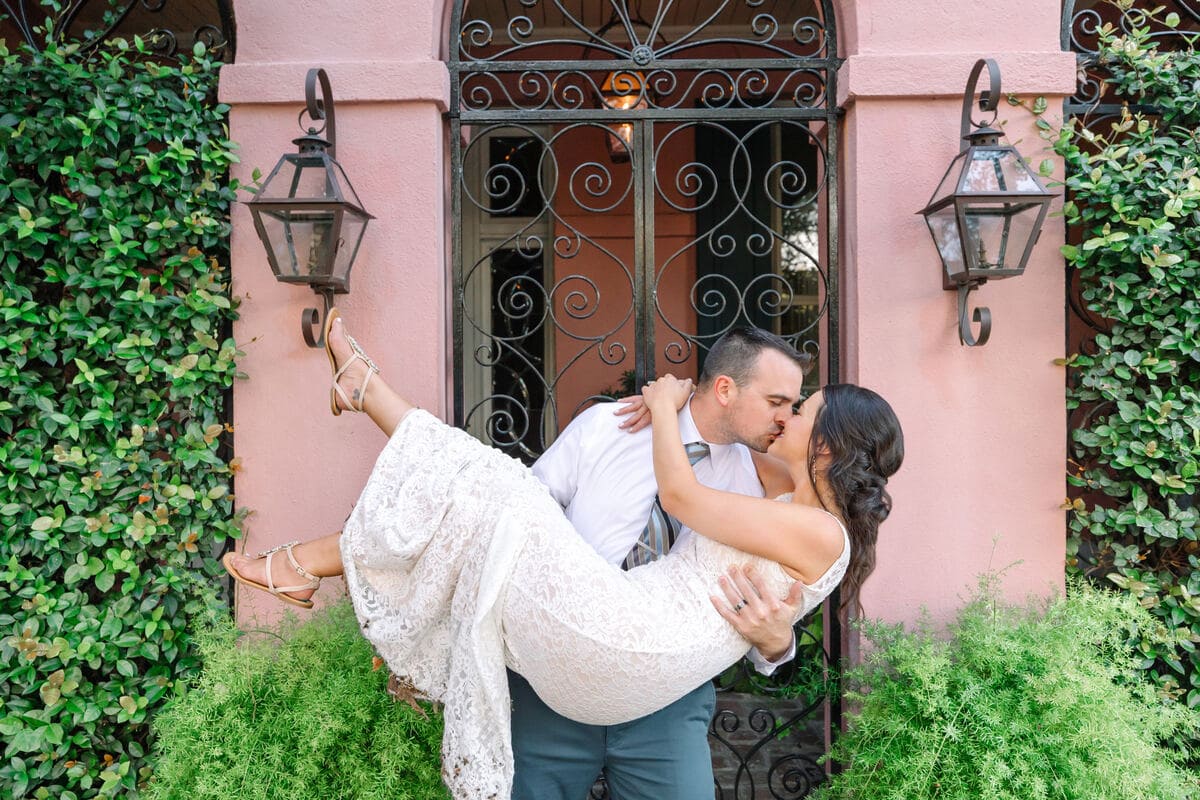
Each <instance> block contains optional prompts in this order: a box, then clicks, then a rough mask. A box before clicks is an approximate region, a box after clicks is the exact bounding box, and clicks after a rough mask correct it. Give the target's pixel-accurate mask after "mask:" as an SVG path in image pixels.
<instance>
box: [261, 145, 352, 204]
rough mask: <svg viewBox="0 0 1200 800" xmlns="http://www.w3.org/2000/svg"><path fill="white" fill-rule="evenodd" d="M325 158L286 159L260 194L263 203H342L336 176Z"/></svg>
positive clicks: (298, 156) (288, 156) (298, 157)
mask: <svg viewBox="0 0 1200 800" xmlns="http://www.w3.org/2000/svg"><path fill="white" fill-rule="evenodd" d="M330 163H332V162H330V161H329V160H328V159H327V158H326V157H324V156H308V155H305V156H302V155H286V156H284V157H283V159H282V160H281V161H280V162H279V166H278V167H276V168H275V169H276V173H275V174H274V175H272V176H271V177H270V178H268V179H267V182H266V183H265V184H263V187H262V189H261V190H260V191H259V193H258V199H259V200H287V199H297V200H334V201H336V200H339V199H340V195H339V194H338V187H337V184H336V182H335V181H336V178H335V177H334V174H333V173H332V172H331V171H330V170H328V169H326V166H327V165H328V164H330Z"/></svg>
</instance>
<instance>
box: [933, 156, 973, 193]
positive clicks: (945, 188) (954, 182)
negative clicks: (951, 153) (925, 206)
mask: <svg viewBox="0 0 1200 800" xmlns="http://www.w3.org/2000/svg"><path fill="white" fill-rule="evenodd" d="M965 156H966V153H965V152H962V153H959V154H958V155H957V156H955V157H954V160H953V161H951V162H950V169H948V170H946V174H945V175H943V176H942V182H941V183H939V184H938V187H937V189H936V190H934V192H933V197H932V198H930V200H929V205H933V204H934V203H936V202H937V201H939V200H942V199H944V198H946V197H949V196H950V195H952V194H954V190H955V189H957V188H958V178H959V172H961V170H962V164H963V158H964V157H965Z"/></svg>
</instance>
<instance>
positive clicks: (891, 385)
mask: <svg viewBox="0 0 1200 800" xmlns="http://www.w3.org/2000/svg"><path fill="white" fill-rule="evenodd" d="M1018 5H1019V7H1014V5H1013V4H971V5H969V6H964V5H963V4H961V3H949V2H946V1H945V0H903V2H902V1H901V0H867V1H866V2H857V3H851V2H849V0H846V1H845V2H841V3H839V17H838V27H839V31H840V36H841V48H840V50H841V54H842V55H843V56H845V57H846V58H847V62H846V64H845V65H844V67H843V69H842V71H841V73H840V74H839V76H838V98H839V101H840V102H841V103H842V104H843V106H844V107H845V109H846V116H845V120H844V122H843V126H842V132H841V136H840V144H841V159H840V174H841V181H842V197H841V201H840V202H841V206H840V215H841V226H842V236H841V240H842V245H841V247H842V252H841V260H842V265H843V270H844V275H843V278H842V285H841V294H842V304H843V305H842V330H843V338H844V342H845V345H844V350H843V364H844V369H843V377H844V378H845V379H847V380H852V381H856V382H860V383H863V384H865V385H868V386H872V387H873V388H876V389H878V390H880V391H881V392H883V393H884V394H885V395H886V396H887V397H888V398H889V399H891V400H892V402H893V404H894V405H895V406H896V409H897V411H898V412H899V414H900V416H901V419H902V420H903V423H904V426H905V433H906V441H907V448H908V456H907V461H906V464H905V467H904V469H903V471H902V472H901V473H900V474H899V475H897V476H896V478H895V479H894V480H893V482H892V486H891V489H892V492H893V495H894V497H895V501H896V508H895V512H894V514H893V516H892V519H891V520H889V521H888V523H887V524H886V526H885V528H884V530H883V531H882V534H881V537H880V545H879V559H878V563H879V566H878V569H877V571H876V573H875V575H874V576H873V577H872V578H871V579H870V581H869V583H868V584H867V585H866V587H865V589H864V592H863V598H862V599H863V602H864V605H865V607H866V609H867V613H868V614H870V615H872V616H882V617H884V618H888V619H892V620H905V619H913V618H915V617H916V616H917V615H918V614H919V613H920V609H921V607H922V606H924V607H927V608H929V609H930V611H931V612H933V614H934V615H935V616H942V617H944V616H945V615H946V614H948V613H950V611H951V610H952V609H953V608H954V607H955V606H957V604H958V602H959V598H960V597H961V596H962V595H963V593H964V592H965V590H966V589H967V588H968V587H969V586H970V585H971V584H972V583H973V581H974V576H975V575H976V574H978V573H979V572H980V571H981V570H983V569H987V568H988V567H989V566H990V567H992V568H997V567H1002V566H1005V565H1008V564H1009V563H1011V562H1014V561H1018V560H1019V561H1020V562H1021V563H1020V564H1019V565H1018V566H1015V567H1013V568H1012V570H1011V571H1010V573H1009V580H1008V583H1007V587H1008V591H1009V593H1010V594H1012V595H1014V596H1018V597H1019V596H1023V595H1025V594H1026V593H1029V592H1034V593H1039V594H1044V593H1045V592H1047V591H1049V590H1050V589H1052V588H1054V587H1058V586H1060V585H1061V580H1062V560H1063V536H1064V533H1063V529H1064V519H1063V514H1062V512H1061V511H1059V510H1058V504H1059V502H1061V499H1062V495H1063V492H1064V488H1063V463H1064V455H1065V430H1064V424H1065V423H1064V417H1065V414H1064V411H1063V374H1062V372H1061V369H1060V368H1058V367H1055V366H1054V365H1053V364H1052V359H1054V358H1055V357H1058V356H1060V355H1062V349H1063V341H1064V336H1063V325H1064V312H1063V305H1064V303H1063V287H1062V267H1061V263H1060V260H1059V258H1058V256H1057V253H1056V250H1057V245H1058V243H1060V242H1061V241H1062V238H1063V237H1062V228H1061V221H1060V220H1058V219H1057V218H1053V219H1050V220H1049V221H1048V222H1047V226H1046V228H1045V230H1044V232H1043V234H1042V238H1041V242H1040V244H1039V245H1038V247H1037V248H1036V250H1035V253H1034V256H1033V259H1032V261H1031V263H1030V265H1029V268H1028V271H1027V273H1026V275H1025V276H1024V277H1022V278H1020V279H1018V280H1012V281H1003V282H999V283H995V284H992V285H988V286H986V287H984V289H983V290H982V291H980V292H978V293H977V295H976V297H977V301H976V302H977V303H979V304H983V305H988V306H990V307H991V309H992V313H993V315H994V330H993V335H992V340H991V342H990V343H988V344H987V345H986V346H985V347H982V348H973V349H968V348H964V347H961V346H960V345H959V344H958V340H957V336H956V332H955V326H956V318H955V295H954V294H953V293H951V292H943V291H942V289H941V281H940V277H939V269H940V266H939V263H938V258H937V254H936V251H935V250H934V247H933V244H932V241H931V240H930V238H929V234H928V232H927V230H926V229H925V226H924V223H923V222H922V220H921V218H920V217H919V216H917V215H916V214H915V213H914V212H916V211H917V210H918V209H919V208H921V207H922V206H923V205H924V204H925V202H926V200H927V199H928V197H929V195H930V194H931V193H932V191H933V188H934V186H935V184H936V182H937V180H938V179H939V178H940V177H941V175H942V173H943V172H944V170H945V168H946V166H947V165H948V163H949V161H950V159H951V158H952V157H953V155H954V154H955V153H956V152H957V151H958V146H959V143H958V140H957V137H958V114H959V108H960V100H961V93H962V89H963V84H964V82H965V80H966V76H967V73H968V71H969V69H970V67H971V65H972V63H973V62H974V60H975V59H976V58H977V57H980V56H991V57H994V58H996V59H997V60H998V62H999V64H1000V66H1001V68H1002V70H1003V74H1004V89H1005V90H1006V91H1012V92H1017V93H1019V94H1021V95H1023V96H1033V95H1037V94H1044V95H1047V96H1048V97H1049V99H1050V106H1051V108H1054V107H1055V106H1056V103H1057V100H1058V99H1059V98H1060V97H1061V96H1062V95H1065V94H1068V93H1070V92H1071V91H1072V89H1073V81H1074V60H1073V57H1072V56H1071V55H1069V54H1063V53H1060V52H1058V44H1057V37H1058V14H1059V3H1058V1H1057V0H1023V2H1021V3H1020V4H1018ZM283 8H284V7H283V6H281V5H280V4H279V3H276V2H268V0H237V2H235V13H236V17H237V26H238V53H237V63H236V64H234V65H232V66H228V67H226V68H225V69H224V72H223V74H222V85H221V97H222V99H223V100H224V101H225V102H228V103H230V104H231V105H232V106H233V111H232V114H231V128H232V130H231V133H232V136H233V138H234V139H235V140H237V141H239V142H241V143H242V148H243V149H242V152H241V158H242V163H241V165H240V167H239V168H238V170H237V171H236V174H237V176H238V177H239V178H242V179H247V178H248V176H249V173H250V170H251V169H252V168H254V167H258V168H260V169H262V170H263V171H264V172H267V171H268V170H269V169H270V168H271V166H272V165H273V164H274V162H275V160H276V159H277V158H278V156H279V154H280V153H282V152H284V151H285V150H288V149H290V148H291V145H290V140H291V139H292V138H293V137H294V136H295V135H297V133H298V131H297V128H296V125H295V119H296V113H297V111H298V110H299V108H300V105H301V104H302V94H303V78H304V73H305V70H306V69H307V68H308V67H310V66H323V67H325V68H326V70H327V71H328V72H329V75H330V78H331V80H332V84H333V92H334V96H335V98H336V100H337V112H338V120H337V121H338V157H339V160H340V161H341V162H342V164H343V165H344V166H345V168H346V171H347V173H348V174H349V175H350V176H351V178H352V180H354V182H355V188H356V189H357V190H358V193H359V195H360V197H361V198H362V200H363V203H364V204H365V206H366V207H367V208H368V209H369V210H370V211H371V212H372V213H374V214H375V215H376V216H377V217H378V219H377V220H376V221H374V222H372V223H371V225H370V227H369V228H368V230H367V234H366V238H365V240H364V243H363V249H362V253H361V254H360V257H359V259H358V262H357V263H356V266H355V273H354V277H353V283H352V290H353V291H352V293H351V294H350V295H349V296H348V297H347V298H344V299H343V300H342V302H341V303H340V305H341V307H342V308H343V310H344V311H345V313H346V315H347V316H348V317H349V318H350V319H351V320H352V323H353V330H354V332H356V334H358V335H359V338H360V339H361V340H362V341H364V343H366V344H367V345H368V347H369V349H370V350H371V352H372V354H373V355H374V356H375V357H376V359H377V360H378V361H379V362H380V365H381V366H382V368H383V370H384V372H385V373H386V374H387V375H388V377H389V379H390V380H392V381H393V382H395V383H397V384H399V385H400V386H401V387H402V388H403V389H404V390H405V391H406V392H407V393H409V394H410V395H411V396H412V397H413V399H415V400H416V401H417V402H418V403H420V404H422V405H423V406H425V407H427V408H429V409H431V410H434V411H437V412H439V413H444V412H445V408H446V397H447V392H446V385H447V381H448V374H449V371H448V363H447V362H448V354H447V347H446V342H447V341H448V334H447V331H448V322H447V317H448V312H447V308H448V297H447V278H446V276H447V274H448V265H447V250H448V242H449V237H448V235H447V225H448V221H447V209H448V203H447V201H446V197H447V196H448V195H447V185H448V182H447V181H448V177H447V176H448V163H447V162H448V154H447V147H446V143H445V138H446V127H445V124H444V122H443V120H442V118H441V114H442V112H443V111H445V107H446V102H447V100H448V96H449V90H448V83H447V73H446V70H445V67H444V66H443V65H442V63H441V62H440V60H439V59H440V58H442V57H443V54H444V51H445V37H446V33H445V26H446V23H447V22H448V14H447V8H446V4H445V3H444V2H442V0H434V2H429V0H383V2H379V1H378V0H376V1H375V2H365V0H346V1H345V2H339V3H317V2H312V0H304V1H303V2H296V3H290V4H287V5H286V11H282V10H281V9H283ZM1001 120H1002V121H1005V120H1006V121H1007V125H1006V128H1007V130H1008V132H1009V134H1010V138H1012V139H1013V140H1014V141H1017V140H1019V141H1020V147H1021V148H1022V150H1023V152H1024V153H1025V155H1026V156H1027V158H1029V159H1030V160H1031V161H1033V162H1035V163H1036V162H1037V161H1040V160H1041V158H1043V157H1045V155H1044V154H1043V153H1042V152H1041V148H1042V143H1041V141H1040V140H1039V139H1038V138H1037V136H1036V135H1035V130H1034V128H1033V126H1032V125H1031V124H1030V123H1031V120H1030V118H1029V117H1028V115H1027V114H1026V112H1024V111H1023V110H1020V109H1013V108H1010V107H1007V106H1004V107H1003V108H1002V114H1001ZM233 271H234V288H235V291H236V292H237V293H238V294H240V295H241V296H242V297H243V303H242V306H241V314H242V317H241V320H240V321H239V322H238V323H237V325H236V326H235V335H236V337H237V340H238V342H239V345H240V346H241V348H242V349H243V350H244V351H245V353H246V356H245V358H244V360H243V362H242V369H243V371H244V372H245V373H247V375H248V376H249V377H248V379H247V380H245V381H242V382H240V383H239V384H238V386H237V388H236V390H235V401H234V402H235V415H234V421H235V425H236V447H237V454H238V455H239V456H240V457H241V458H242V463H243V470H242V472H241V473H240V474H239V476H238V483H237V502H238V504H239V507H241V508H249V509H253V511H254V513H253V515H252V516H251V517H250V518H249V521H248V523H247V538H246V543H245V549H246V550H248V551H254V552H256V551H258V550H260V549H263V548H265V547H268V546H270V545H273V544H276V543H279V542H283V541H287V540H289V539H293V538H308V537H311V536H314V535H318V534H321V533H325V532H328V531H332V530H336V529H337V527H338V526H339V525H340V523H341V521H342V520H343V519H344V517H345V515H346V514H347V512H348V511H349V509H350V507H351V505H352V503H353V502H354V499H355V497H356V496H357V492H358V489H359V487H360V486H361V484H362V482H363V480H364V479H365V476H366V475H367V473H368V471H369V469H370V466H371V464H372V462H373V459H374V456H375V454H376V453H377V452H378V450H379V448H380V446H381V445H382V443H383V437H382V435H381V434H379V433H378V432H377V431H376V430H375V429H374V427H373V426H372V425H371V423H370V422H369V421H368V420H366V419H365V418H362V417H358V416H348V415H343V416H342V417H339V418H336V419H335V418H333V417H332V416H330V415H329V412H328V389H327V378H328V367H327V364H326V361H325V357H324V355H323V354H322V353H321V352H320V351H317V350H309V349H308V348H306V347H305V346H304V344H303V340H302V339H301V336H300V331H299V317H300V312H301V309H302V308H304V307H305V306H306V305H311V304H313V301H314V300H316V297H315V295H313V294H312V293H311V292H309V291H308V290H306V289H299V288H295V287H289V286H284V285H281V284H278V283H276V282H275V281H274V279H273V278H272V277H271V275H270V271H269V268H268V267H267V265H266V263H265V258H264V255H263V253H262V248H261V245H260V244H259V243H258V241H257V239H256V237H255V234H254V231H253V227H252V225H251V223H250V218H249V214H248V213H247V212H246V211H245V209H244V208H240V207H239V208H237V209H235V212H234V237H233ZM338 591H339V587H338V586H336V585H330V586H328V587H327V588H325V589H323V590H322V594H323V595H324V596H326V597H328V596H333V595H336V593H337V592H338ZM239 603H241V604H242V605H241V606H240V608H239V613H240V615H241V617H242V619H244V620H245V619H248V618H250V617H251V616H254V615H255V614H258V613H259V612H262V613H263V614H271V613H275V611H276V610H277V608H278V606H277V605H275V604H273V603H269V602H265V601H263V600H262V597H261V596H253V595H249V594H242V595H241V596H240V598H239Z"/></svg>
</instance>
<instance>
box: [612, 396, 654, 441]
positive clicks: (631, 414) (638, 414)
mask: <svg viewBox="0 0 1200 800" xmlns="http://www.w3.org/2000/svg"><path fill="white" fill-rule="evenodd" d="M613 414H616V415H617V416H618V417H625V419H624V420H622V421H621V424H620V425H618V426H617V427H618V428H621V429H622V430H626V431H629V432H630V433H637V432H638V431H640V430H641V429H642V428H648V427H650V409H649V408H647V407H646V401H645V400H643V399H642V396H641V395H640V394H631V395H630V396H629V397H621V398H619V399H618V400H617V410H616V411H614V412H613Z"/></svg>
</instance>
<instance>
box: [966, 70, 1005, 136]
mask: <svg viewBox="0 0 1200 800" xmlns="http://www.w3.org/2000/svg"><path fill="white" fill-rule="evenodd" d="M984 67H987V71H988V81H989V86H988V88H987V89H985V90H984V91H982V92H980V93H979V110H980V111H991V112H992V118H991V119H990V120H989V121H987V122H975V121H974V120H972V119H971V106H972V105H973V103H972V101H973V100H974V99H975V88H976V86H977V85H978V84H979V73H980V72H982V71H983V68H984ZM999 102H1000V66H999V65H998V64H997V63H996V60H995V59H993V58H981V59H979V60H978V61H976V62H975V66H974V67H973V68H972V69H971V75H970V77H968V78H967V88H966V89H965V90H964V91H963V105H962V124H961V125H960V127H959V130H960V133H961V137H962V140H963V145H962V149H963V150H966V149H967V148H968V147H970V142H969V141H968V137H969V136H970V135H971V128H972V127H975V128H986V127H988V126H989V125H991V124H992V123H993V122H995V121H996V116H997V115H998V114H999V113H1000V112H999V111H998V110H997V105H998V104H999ZM959 152H962V151H959Z"/></svg>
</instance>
